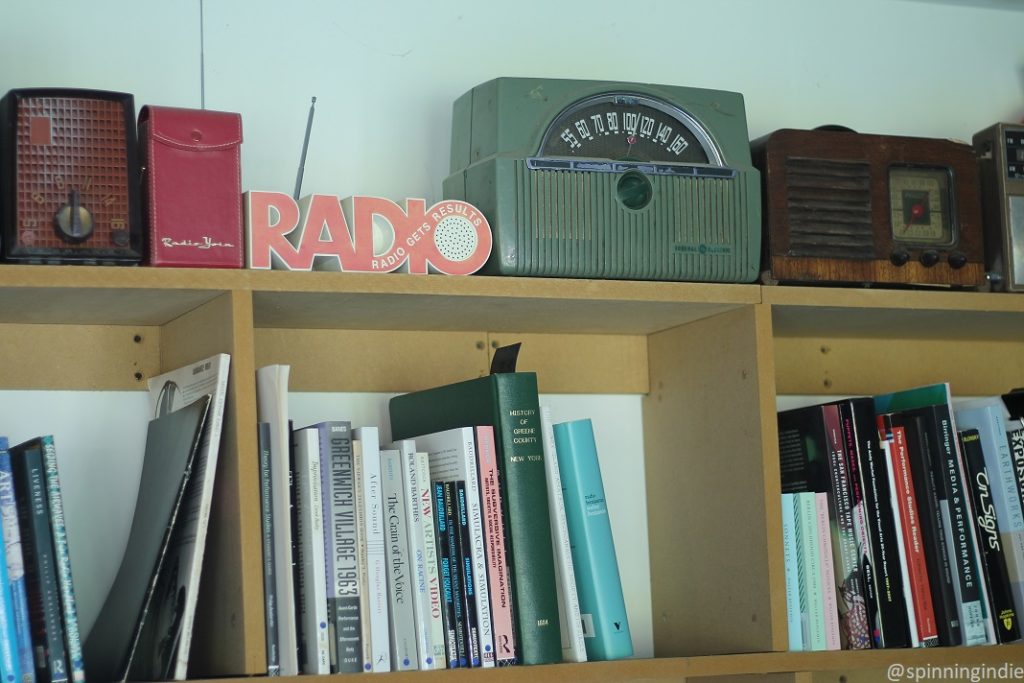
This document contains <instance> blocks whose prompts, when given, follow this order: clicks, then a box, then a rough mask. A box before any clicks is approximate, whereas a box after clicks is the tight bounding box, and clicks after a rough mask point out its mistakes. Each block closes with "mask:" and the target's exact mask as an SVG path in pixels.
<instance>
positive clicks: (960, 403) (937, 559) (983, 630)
mask: <svg viewBox="0 0 1024 683" xmlns="http://www.w3.org/2000/svg"><path fill="white" fill-rule="evenodd" d="M1021 417H1022V415H1021V414H1020V412H1019V411H1018V410H1017V408H1015V407H1014V403H1013V399H1012V397H1011V396H1009V395H1008V396H1006V397H1000V396H995V397H985V398H973V399H969V400H956V401H954V400H953V397H952V396H951V394H950V389H949V385H948V384H933V385H928V386H924V387H918V388H914V389H908V390H904V391H897V392H893V393H888V394H883V395H878V396H874V397H857V398H850V399H842V400H838V401H832V402H828V403H821V404H816V405H811V406H806V407H802V408H796V409H791V410H785V411H782V412H780V413H779V416H778V422H779V454H780V459H781V462H780V465H781V477H782V492H783V500H782V527H783V550H784V556H785V578H786V597H787V613H788V623H789V628H788V631H789V642H790V649H791V650H830V649H840V648H842V649H867V648H873V647H874V648H895V647H932V646H937V645H943V646H953V645H983V644H995V643H1006V642H1012V641H1015V640H1019V639H1020V637H1021V630H1020V625H1019V621H1018V619H1019V614H1020V611H1019V610H1020V609H1021V608H1022V607H1024V514H1022V509H1024V421H1022V420H1021Z"/></svg>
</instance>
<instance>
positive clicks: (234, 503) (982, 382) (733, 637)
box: [0, 265, 1024, 683]
mask: <svg viewBox="0 0 1024 683" xmlns="http://www.w3.org/2000/svg"><path fill="white" fill-rule="evenodd" d="M0 332H2V334H0V385H2V386H0V388H2V389H34V390H58V389H61V390H63V389H71V390H96V389H112V390H138V391H144V390H145V380H146V379H147V378H148V377H150V376H152V375H155V374H158V373H160V372H163V371H165V370H168V369H170V368H173V367H176V366H179V365H182V364H185V363H187V362H190V361H192V360H195V359H196V358H200V357H203V356H206V355H210V354H212V353H216V352H225V353H229V354H231V356H232V371H231V381H230V386H229V397H228V404H227V409H226V421H225V442H224V448H225V450H224V452H223V453H222V456H221V461H220V471H219V472H218V473H217V489H216V493H215V509H214V514H213V518H212V520H211V526H210V538H209V546H208V549H207V560H206V564H205V566H204V580H203V585H202V593H201V596H200V607H199V613H198V615H197V625H196V629H197V630H196V638H195V641H194V644H193V661H194V665H195V666H194V669H193V671H194V675H195V676H197V677H203V678H214V677H225V676H227V677H236V678H239V679H240V678H242V677H245V676H251V675H255V674H259V673H260V671H261V670H262V668H263V666H264V663H265V658H264V657H265V652H264V635H263V614H262V574H261V566H260V561H261V555H260V542H259V540H260V539H259V529H258V522H257V520H258V517H259V515H258V510H259V501H258V496H257V469H256V458H255V450H256V437H255V429H254V425H255V416H256V407H255V404H256V402H255V379H254V377H255V369H256V368H257V367H259V366H261V365H263V364H266V363H271V362H275V363H289V364H291V365H292V381H291V384H292V387H293V388H294V390H296V391H332V392H361V391H374V392H391V391H409V390H415V389H420V388H426V387H428V386H432V385H435V384H438V383H442V382H449V381H455V380H458V379H464V378H466V377H470V376H475V375H478V374H482V373H484V372H486V371H487V367H488V363H489V357H490V352H491V351H492V348H493V346H496V345H500V344H502V343H506V342H510V341H519V340H521V341H524V342H525V344H524V350H523V353H522V356H521V358H520V367H521V368H523V369H529V370H535V371H537V373H538V376H539V379H540V384H541V391H542V392H545V393H584V394H589V393H638V394H642V395H643V396H644V398H643V401H642V403H643V438H644V442H645V446H646V447H645V450H646V452H645V454H644V455H645V472H646V487H647V518H648V529H647V530H646V531H647V533H648V536H649V541H650V548H651V551H650V564H651V577H650V581H651V595H652V614H653V622H654V624H653V626H654V648H655V654H656V657H655V658H654V659H645V660H628V661H620V662H611V663H592V664H586V665H558V666H546V667H530V668H524V667H517V668H513V669H506V670H501V671H487V672H479V673H466V674H463V675H465V676H466V677H467V680H470V679H472V680H474V681H482V680H484V679H486V680H493V681H525V680H530V681H535V680H540V681H556V680H561V679H563V678H566V677H570V678H572V679H573V680H579V681H640V680H643V681H658V680H665V681H668V680H673V681H678V680H688V681H704V680H716V679H717V680H737V679H738V680H744V679H743V677H744V676H746V675H750V676H751V677H753V676H754V675H764V677H758V678H757V680H770V681H776V680H778V681H801V682H804V683H807V682H809V681H815V680H836V679H837V678H838V677H839V676H845V677H846V678H845V680H847V681H857V680H880V678H879V674H880V673H881V676H882V677H884V669H885V668H886V667H887V666H888V665H889V664H891V663H902V664H904V665H907V666H911V665H922V666H924V665H933V666H941V665H963V666H967V665H982V664H987V665H996V666H998V665H1001V664H1003V663H1005V662H1020V661H1024V646H1022V645H1012V646H1000V647H994V648H948V649H939V650H928V651H920V650H918V651H906V650H897V651H875V652H858V653H787V652H785V651H784V650H785V648H786V635H785V632H786V623H785V605H784V600H785V597H784V595H785V592H784V588H783V584H784V580H783V559H782V544H781V522H780V510H779V492H780V491H779V477H778V454H777V448H776V429H775V404H776V403H775V402H776V398H777V396H779V395H784V394H812V395H817V394H835V395H843V394H857V393H877V392H880V391H887V390H890V389H895V388H899V387H901V386H907V385H909V384H916V383H925V382H931V381H939V380H948V381H950V382H951V383H952V386H953V390H954V393H955V394H957V395H977V394H991V393H997V392H1000V391H1003V390H1005V389H1006V388H1008V387H1009V386H1011V385H1014V384H1024V380H1022V379H1021V378H1022V377H1024V353H1022V351H1024V334H1022V333H1024V297H1017V296H1013V295H997V294H987V293H973V292H936V291H883V290H877V289H838V288H769V287H765V288H762V287H759V286H755V285H716V284H694V283H668V282H619V281H581V280H547V279H528V278H520V279H506V278H488V277H470V278H445V277H439V276H408V275H386V276H380V275H361V274H339V273H298V272H296V273H288V272H271V271H223V270H198V269H196V270H193V269H149V268H101V267H59V266H18V265H2V266H0ZM57 419H59V418H57ZM111 421H112V423H113V422H116V418H113V419H112V420H111ZM446 675H447V674H446V673H445V672H416V673H412V674H389V675H388V676H389V677H388V680H393V681H404V680H409V681H420V682H421V683H429V681H432V680H433V681H440V680H442V678H443V677H445V676H446ZM859 677H860V678H859Z"/></svg>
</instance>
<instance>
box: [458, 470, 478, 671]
mask: <svg viewBox="0 0 1024 683" xmlns="http://www.w3.org/2000/svg"><path fill="white" fill-rule="evenodd" d="M454 483H455V523H456V524H455V527H456V529H457V532H458V539H459V540H458V544H459V566H460V568H461V573H460V575H459V578H460V579H461V580H462V600H463V605H464V606H465V611H464V613H465V615H466V631H465V633H466V636H467V645H468V649H467V659H468V661H469V665H470V666H482V664H483V662H482V659H481V655H480V624H479V622H478V620H477V610H476V603H477V592H476V582H475V581H474V580H473V547H472V543H473V541H472V536H471V533H472V532H471V531H470V529H469V510H468V505H467V503H466V482H464V481H461V480H460V481H456V482H454Z"/></svg>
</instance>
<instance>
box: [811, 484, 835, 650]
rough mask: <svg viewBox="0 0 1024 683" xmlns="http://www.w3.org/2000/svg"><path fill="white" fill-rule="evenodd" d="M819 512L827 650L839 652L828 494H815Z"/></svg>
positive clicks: (815, 502)
mask: <svg viewBox="0 0 1024 683" xmlns="http://www.w3.org/2000/svg"><path fill="white" fill-rule="evenodd" d="M814 504H815V508H816V509H817V511H818V542H819V548H820V549H821V558H820V559H821V562H820V563H819V564H820V566H821V592H822V593H824V596H825V649H827V650H838V649H840V644H839V606H838V604H837V603H836V579H835V576H833V574H832V532H831V530H830V528H829V522H828V494H827V493H820V492H819V493H816V494H814Z"/></svg>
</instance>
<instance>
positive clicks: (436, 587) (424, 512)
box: [416, 451, 447, 669]
mask: <svg viewBox="0 0 1024 683" xmlns="http://www.w3.org/2000/svg"><path fill="white" fill-rule="evenodd" d="M416 480H417V488H418V489H419V506H420V520H421V521H422V522H423V560H424V563H423V564H424V571H425V572H426V581H427V594H428V597H429V604H428V609H429V611H428V618H429V621H430V647H431V652H430V656H431V660H432V661H431V666H432V668H434V669H443V668H445V663H446V660H447V654H446V652H445V646H444V640H445V634H444V618H443V616H442V612H443V606H442V602H441V577H440V575H439V574H438V563H437V529H436V528H435V526H436V524H435V521H434V520H435V519H436V517H437V516H436V514H435V513H434V491H433V487H432V486H431V483H430V457H429V456H428V455H427V454H426V452H424V451H417V452H416Z"/></svg>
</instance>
